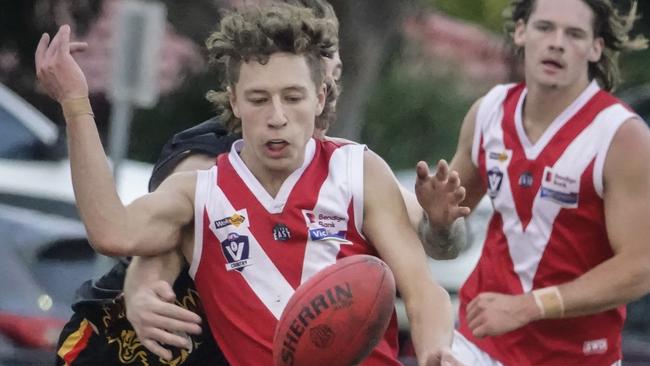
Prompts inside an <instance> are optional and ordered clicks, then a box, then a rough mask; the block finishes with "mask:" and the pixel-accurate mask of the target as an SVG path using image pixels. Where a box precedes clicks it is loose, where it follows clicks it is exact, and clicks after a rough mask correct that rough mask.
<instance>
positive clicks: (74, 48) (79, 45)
mask: <svg viewBox="0 0 650 366" xmlns="http://www.w3.org/2000/svg"><path fill="white" fill-rule="evenodd" d="M86 49H88V43H87V42H70V53H75V52H83V51H85V50H86Z"/></svg>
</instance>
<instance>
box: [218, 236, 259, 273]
mask: <svg viewBox="0 0 650 366" xmlns="http://www.w3.org/2000/svg"><path fill="white" fill-rule="evenodd" d="M249 249H250V245H249V244H248V236H246V235H239V234H236V233H230V234H228V237H227V238H226V240H224V241H222V242H221V251H222V252H223V256H224V258H226V262H227V263H226V270H227V271H232V270H237V271H239V272H241V271H242V270H243V269H244V267H246V266H250V265H251V264H253V263H252V261H251V259H250V258H249Z"/></svg>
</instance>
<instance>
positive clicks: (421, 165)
mask: <svg viewBox="0 0 650 366" xmlns="http://www.w3.org/2000/svg"><path fill="white" fill-rule="evenodd" d="M415 172H416V173H417V178H418V179H427V178H428V177H429V164H427V163H426V162H425V161H418V163H417V164H416V165H415Z"/></svg>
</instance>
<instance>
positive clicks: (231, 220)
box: [214, 209, 248, 229]
mask: <svg viewBox="0 0 650 366" xmlns="http://www.w3.org/2000/svg"><path fill="white" fill-rule="evenodd" d="M247 217H248V214H247V213H246V209H243V210H239V211H237V212H235V213H234V214H232V215H230V216H228V217H224V218H223V219H219V220H215V221H214V227H215V228H216V229H223V228H224V227H228V226H230V225H232V226H234V227H236V228H239V226H241V225H244V227H248V221H247V220H246V218H247Z"/></svg>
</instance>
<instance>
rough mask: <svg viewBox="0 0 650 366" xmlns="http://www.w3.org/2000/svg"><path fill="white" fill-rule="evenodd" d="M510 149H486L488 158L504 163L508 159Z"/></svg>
mask: <svg viewBox="0 0 650 366" xmlns="http://www.w3.org/2000/svg"><path fill="white" fill-rule="evenodd" d="M510 156H512V150H492V151H488V159H490V160H496V161H498V162H500V163H505V162H507V161H509V160H510Z"/></svg>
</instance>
